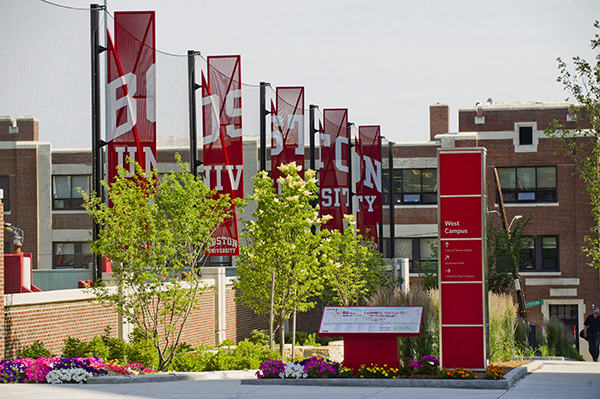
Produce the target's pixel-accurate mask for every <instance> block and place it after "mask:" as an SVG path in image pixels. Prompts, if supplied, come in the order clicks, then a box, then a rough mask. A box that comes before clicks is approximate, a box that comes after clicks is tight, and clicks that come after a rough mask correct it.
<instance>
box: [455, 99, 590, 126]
mask: <svg viewBox="0 0 600 399" xmlns="http://www.w3.org/2000/svg"><path fill="white" fill-rule="evenodd" d="M482 109H483V117H484V118H485V123H482V124H476V123H475V116H476V114H477V110H476V109H474V108H471V109H460V110H459V111H458V131H459V132H500V131H513V130H514V129H515V125H514V124H515V122H537V129H538V130H545V129H548V128H550V127H551V125H552V122H553V121H554V120H557V121H558V122H559V123H561V124H562V125H564V126H565V127H566V128H567V129H577V128H580V127H581V128H588V127H589V126H590V125H589V123H588V122H587V120H588V116H587V111H585V110H584V109H582V110H581V115H580V118H579V121H573V122H567V114H568V113H569V109H568V106H567V105H566V103H565V105H563V106H560V107H556V108H550V107H546V106H543V103H540V106H539V107H538V108H536V107H535V106H534V105H532V106H530V107H529V108H528V109H524V108H519V109H509V108H497V107H496V106H485V105H484V106H482Z"/></svg>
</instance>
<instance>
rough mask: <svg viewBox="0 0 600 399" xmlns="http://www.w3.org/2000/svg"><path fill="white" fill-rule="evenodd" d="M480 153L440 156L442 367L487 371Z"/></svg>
mask: <svg viewBox="0 0 600 399" xmlns="http://www.w3.org/2000/svg"><path fill="white" fill-rule="evenodd" d="M485 154H486V151H485V149H484V148H480V147H477V148H447V149H439V150H438V182H439V190H438V204H439V205H438V230H439V237H440V246H439V256H438V262H439V273H438V279H439V287H440V365H441V366H442V367H445V368H457V367H464V368H469V369H473V370H485V368H486V365H487V356H488V354H487V346H488V345H487V339H488V337H487V329H486V325H487V319H488V317H487V282H486V278H487V276H486V251H485V240H486V228H485V224H486V207H487V203H486V195H485V174H484V171H485Z"/></svg>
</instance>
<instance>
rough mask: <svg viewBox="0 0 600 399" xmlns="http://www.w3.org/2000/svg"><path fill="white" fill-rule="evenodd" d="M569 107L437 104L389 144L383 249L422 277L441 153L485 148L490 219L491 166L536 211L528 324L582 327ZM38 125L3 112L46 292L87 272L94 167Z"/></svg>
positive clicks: (597, 285) (4, 150)
mask: <svg viewBox="0 0 600 399" xmlns="http://www.w3.org/2000/svg"><path fill="white" fill-rule="evenodd" d="M570 105H572V104H570V103H567V102H527V103H498V104H492V103H491V102H489V103H486V104H478V105H476V106H467V107H462V108H461V109H460V110H459V112H458V114H459V118H458V120H459V127H458V132H457V133H449V115H450V110H449V107H448V106H447V105H445V104H434V105H432V106H431V107H430V141H428V142H417V143H396V144H395V145H393V179H394V190H393V193H392V195H391V196H390V190H389V183H388V182H389V162H388V160H387V157H386V156H384V157H383V161H382V163H383V167H382V170H383V173H382V182H383V187H384V204H386V202H387V204H388V205H384V211H383V214H384V215H383V216H384V226H383V237H384V245H383V250H384V253H385V254H386V256H387V257H390V256H391V257H394V258H408V259H409V262H410V268H411V274H412V277H416V276H417V275H418V263H419V262H422V261H424V260H426V259H428V258H430V257H431V246H430V243H431V242H435V241H436V240H437V231H438V227H437V158H436V154H437V149H438V148H448V147H474V146H480V147H485V148H486V149H487V173H486V180H487V196H488V212H489V213H490V215H491V217H496V218H497V212H499V211H500V207H499V199H498V198H497V194H496V185H495V179H494V168H497V170H498V174H499V177H500V181H501V185H502V190H503V197H504V204H505V209H506V214H507V219H508V221H509V222H510V221H511V220H512V219H513V218H514V217H518V216H522V217H528V216H529V215H532V214H533V215H535V216H533V218H532V222H531V224H530V225H529V226H528V228H527V230H526V231H525V233H526V234H527V235H535V239H534V245H533V247H532V248H531V250H530V255H529V258H528V259H527V262H526V264H525V265H523V267H522V268H521V270H520V274H521V286H522V287H523V291H524V294H525V300H526V301H534V300H543V301H544V303H543V305H541V306H534V307H530V308H528V313H529V319H530V321H531V322H533V323H536V324H541V323H542V321H543V320H544V319H547V318H549V317H551V316H556V317H559V318H560V319H562V320H563V322H565V324H566V325H567V326H569V328H570V329H572V330H573V332H574V333H576V332H577V331H579V330H580V329H581V328H582V324H583V321H584V319H585V315H586V314H588V313H589V312H590V311H591V307H592V305H600V274H599V271H598V270H596V269H593V268H591V267H590V266H588V262H587V259H586V257H585V256H584V255H582V254H581V253H580V250H579V249H580V248H581V246H582V245H583V243H584V241H583V237H584V236H585V235H586V234H587V233H588V232H589V230H590V227H592V225H593V223H594V220H593V218H592V217H591V215H590V211H591V207H590V204H589V199H588V197H587V195H586V194H585V193H584V190H583V187H584V186H583V182H582V180H581V179H580V178H579V177H578V176H576V175H573V172H575V165H574V164H573V161H572V160H571V159H570V158H569V157H567V156H565V155H563V154H557V153H556V150H557V149H558V148H559V146H560V143H559V142H558V141H557V140H554V139H549V138H546V136H545V135H544V129H547V128H548V127H550V124H551V123H552V121H554V120H557V121H558V122H560V123H562V124H564V125H565V126H566V127H567V128H569V129H576V128H578V127H583V128H586V127H587V126H585V125H584V124H583V123H584V122H583V121H584V120H585V117H582V118H580V119H581V120H577V118H576V117H575V115H573V114H571V113H570V110H569V107H570ZM583 116H585V115H583ZM38 129H39V127H38V121H37V120H36V119H35V118H33V117H20V118H18V119H17V120H13V119H12V118H10V117H0V160H1V161H0V189H3V192H4V208H5V209H4V218H5V220H6V221H7V222H10V223H13V224H14V225H16V226H18V227H20V228H21V229H23V230H24V232H25V240H24V245H23V252H26V253H29V252H30V253H32V254H33V268H34V269H36V270H35V271H34V272H35V273H34V283H35V284H36V285H37V286H38V287H40V288H42V289H45V288H46V287H43V286H41V285H42V284H40V282H39V280H38V281H36V279H35V277H36V275H40V276H41V274H42V273H47V276H46V277H47V279H51V278H53V277H54V278H56V277H55V276H60V277H59V278H58V280H59V281H56V282H55V283H56V284H59V285H60V284H66V283H65V282H66V281H69V283H68V284H71V285H73V282H76V281H77V280H81V279H86V277H85V274H86V273H88V274H89V276H90V277H91V269H90V268H89V264H90V262H91V261H92V256H91V253H90V250H89V244H88V240H89V239H90V238H91V231H92V220H91V218H90V217H89V216H88V215H86V214H85V211H83V210H81V208H80V205H81V196H80V195H79V194H78V192H77V190H76V188H77V187H82V188H87V189H89V186H90V180H91V177H90V176H91V172H92V167H91V154H90V150H89V149H82V150H64V149H63V150H55V149H52V148H51V145H50V144H49V143H44V142H39V141H38ZM577 140H583V138H577ZM163 144H165V145H162V146H161V143H160V142H159V145H158V154H157V163H158V169H159V172H162V173H164V172H168V171H170V170H173V169H174V168H175V167H176V165H175V164H174V154H175V152H179V153H180V154H181V155H182V157H183V159H184V161H185V160H186V159H189V156H188V155H189V154H188V151H189V147H188V146H187V140H185V139H184V140H183V142H181V143H177V142H174V141H172V142H169V143H164V142H163ZM384 153H386V149H385V145H384ZM257 157H258V142H257V140H256V139H254V138H245V139H244V173H245V176H246V179H245V182H244V184H245V188H244V190H245V192H246V193H249V192H251V184H252V181H251V180H250V177H252V176H253V175H254V174H255V173H256V172H257V170H258V160H257ZM199 159H201V152H200V153H199ZM390 197H391V198H393V201H394V224H393V229H392V227H391V226H390V223H389V222H390V216H389V214H390V212H389V201H390ZM247 212H250V210H247ZM245 216H248V215H245ZM392 230H393V237H394V243H393V244H394V245H393V252H392V250H391V248H390V241H391V240H390V232H391V231H392ZM11 240H12V237H10V233H9V234H6V235H5V238H4V250H5V252H6V253H9V252H11V251H12V247H11ZM212 261H213V262H215V263H216V264H217V265H225V266H226V265H230V264H232V263H234V260H233V259H231V258H223V259H219V258H213V259H212ZM61 273H64V274H61ZM78 273H79V274H78ZM75 287H76V285H75V286H62V288H75ZM46 289H47V288H46ZM573 339H574V341H576V342H577V344H578V345H579V346H580V347H581V350H580V352H581V353H582V354H584V355H585V354H587V344H586V343H585V342H584V341H580V340H579V339H578V338H577V335H576V334H574V338H573Z"/></svg>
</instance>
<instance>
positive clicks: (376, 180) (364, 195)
mask: <svg viewBox="0 0 600 399" xmlns="http://www.w3.org/2000/svg"><path fill="white" fill-rule="evenodd" d="M355 151H356V161H355V163H354V165H355V169H354V170H355V171H356V173H355V176H354V180H355V183H356V201H357V206H356V226H357V228H358V229H359V230H360V232H361V234H362V235H363V236H365V237H367V238H369V239H372V240H373V241H374V242H375V243H376V244H377V243H378V242H379V240H378V228H377V224H378V223H381V129H380V127H379V126H360V127H359V128H358V141H357V143H356V146H355Z"/></svg>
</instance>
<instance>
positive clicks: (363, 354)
mask: <svg viewBox="0 0 600 399" xmlns="http://www.w3.org/2000/svg"><path fill="white" fill-rule="evenodd" d="M363 364H364V365H365V366H366V367H369V366H371V364H373V365H378V366H380V367H383V366H384V365H386V366H385V367H386V368H390V367H395V368H398V367H399V366H400V363H399V361H398V337H396V336H394V335H382V334H348V335H345V336H344V366H346V367H348V368H351V369H352V370H353V371H354V372H357V371H358V369H359V368H360V366H362V365H363Z"/></svg>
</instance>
